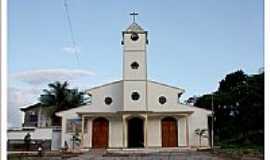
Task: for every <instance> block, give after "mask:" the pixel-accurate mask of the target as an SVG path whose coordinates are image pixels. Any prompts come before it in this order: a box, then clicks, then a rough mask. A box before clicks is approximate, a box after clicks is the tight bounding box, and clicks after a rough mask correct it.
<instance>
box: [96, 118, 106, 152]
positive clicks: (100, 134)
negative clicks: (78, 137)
mask: <svg viewBox="0 0 270 160" xmlns="http://www.w3.org/2000/svg"><path fill="white" fill-rule="evenodd" d="M108 126H109V123H108V120H106V119H105V118H97V119H95V120H94V121H93V128H92V147H93V148H107V147H108V135H109V127H108Z"/></svg>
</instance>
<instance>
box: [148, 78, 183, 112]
mask: <svg viewBox="0 0 270 160" xmlns="http://www.w3.org/2000/svg"><path fill="white" fill-rule="evenodd" d="M147 87H148V89H147V94H148V110H149V111H158V112H160V111H161V112H162V111H171V110H174V111H181V107H180V106H179V102H178V93H181V92H183V90H181V89H177V88H172V87H169V86H166V85H163V84H159V83H157V82H152V81H148V85H147ZM160 96H164V97H166V100H167V101H166V103H165V104H160V103H159V97H160Z"/></svg>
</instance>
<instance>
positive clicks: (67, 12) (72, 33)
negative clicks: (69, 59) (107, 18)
mask: <svg viewBox="0 0 270 160" xmlns="http://www.w3.org/2000/svg"><path fill="white" fill-rule="evenodd" d="M64 6H65V13H66V16H67V21H68V28H69V31H70V38H71V42H72V47H73V49H74V53H75V56H76V60H77V64H78V66H79V54H78V47H77V43H76V41H75V36H74V32H73V27H72V23H71V18H70V14H69V9H68V3H67V0H64Z"/></svg>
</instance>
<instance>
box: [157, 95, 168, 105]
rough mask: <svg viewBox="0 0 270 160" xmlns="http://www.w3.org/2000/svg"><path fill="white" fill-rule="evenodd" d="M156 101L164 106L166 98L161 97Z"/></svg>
mask: <svg viewBox="0 0 270 160" xmlns="http://www.w3.org/2000/svg"><path fill="white" fill-rule="evenodd" d="M158 101H159V103H160V104H165V103H166V101H167V99H166V97H164V96H161V97H159V98H158Z"/></svg>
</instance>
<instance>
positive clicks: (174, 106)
mask: <svg viewBox="0 0 270 160" xmlns="http://www.w3.org/2000/svg"><path fill="white" fill-rule="evenodd" d="M122 45H123V79H122V80H119V81H115V82H111V83H108V84H104V85H101V86H97V87H94V88H91V89H88V90H87V93H88V95H89V96H90V97H91V102H90V103H89V104H86V105H84V106H80V107H77V108H73V109H70V110H66V111H62V112H58V113H57V116H59V117H61V118H62V133H61V144H62V146H64V145H66V144H68V145H69V146H72V136H73V135H74V133H75V132H78V133H79V135H80V137H81V144H80V147H81V148H151V147H198V146H199V145H201V146H205V147H209V146H210V139H211V138H209V137H210V136H209V135H210V134H209V132H208V133H207V136H204V137H203V138H201V142H200V141H199V139H200V138H199V136H198V135H196V134H195V130H196V129H206V130H208V131H210V128H209V125H208V124H209V122H208V119H209V116H211V111H209V110H205V109H201V108H198V107H195V106H189V105H185V104H182V103H180V101H179V99H180V97H181V95H182V94H183V93H184V90H183V89H181V88H177V87H174V86H170V85H167V84H163V83H160V82H156V81H151V80H148V78H147V61H146V57H147V45H148V32H147V31H144V29H143V28H142V27H141V26H139V25H138V24H137V23H136V22H135V21H133V23H132V24H131V25H130V26H129V27H128V28H127V29H126V30H125V31H123V32H122ZM74 124H78V125H79V126H80V127H78V128H77V127H74V126H76V125H74Z"/></svg>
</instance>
